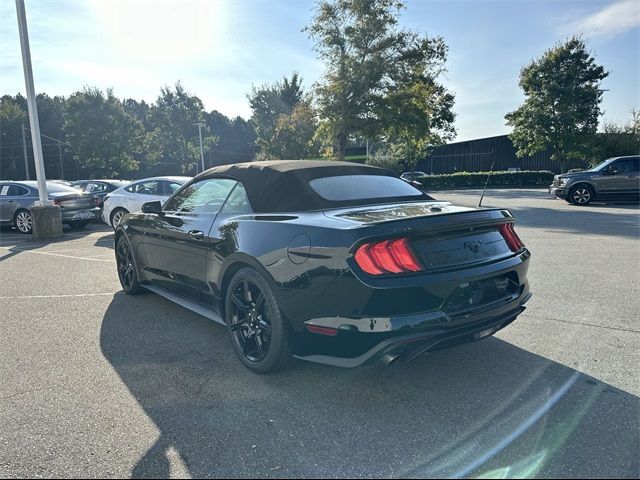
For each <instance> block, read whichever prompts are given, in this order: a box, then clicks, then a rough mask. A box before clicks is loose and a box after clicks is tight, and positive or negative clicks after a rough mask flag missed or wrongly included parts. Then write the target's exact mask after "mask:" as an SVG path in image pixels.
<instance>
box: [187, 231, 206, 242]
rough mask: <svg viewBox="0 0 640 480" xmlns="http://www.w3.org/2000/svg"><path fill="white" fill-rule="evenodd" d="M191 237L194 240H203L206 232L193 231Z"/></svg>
mask: <svg viewBox="0 0 640 480" xmlns="http://www.w3.org/2000/svg"><path fill="white" fill-rule="evenodd" d="M189 236H190V237H191V238H193V239H194V240H202V239H203V238H204V232H202V231H200V230H191V231H190V232H189Z"/></svg>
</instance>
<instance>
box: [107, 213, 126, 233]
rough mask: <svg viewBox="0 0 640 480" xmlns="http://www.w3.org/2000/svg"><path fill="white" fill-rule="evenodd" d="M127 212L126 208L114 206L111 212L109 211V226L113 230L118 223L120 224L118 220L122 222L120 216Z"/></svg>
mask: <svg viewBox="0 0 640 480" xmlns="http://www.w3.org/2000/svg"><path fill="white" fill-rule="evenodd" d="M127 213H129V210H127V209H126V208H121V207H118V208H114V210H113V212H111V217H109V222H110V223H111V226H112V227H113V229H114V230H115V229H116V228H117V227H118V225H120V222H122V217H124V216H125V215H126V214H127Z"/></svg>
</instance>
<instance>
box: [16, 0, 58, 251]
mask: <svg viewBox="0 0 640 480" xmlns="http://www.w3.org/2000/svg"><path fill="white" fill-rule="evenodd" d="M16 14H17V16H18V33H19V34H20V49H21V50H22V68H23V69H24V83H25V86H26V89H27V106H28V107H29V125H30V126H31V143H32V144H33V158H34V160H35V164H36V178H37V179H38V195H39V197H40V201H39V202H35V204H34V205H33V207H31V209H30V210H29V213H30V215H31V229H30V230H31V232H32V233H33V238H34V239H36V240H39V239H44V238H56V237H61V236H62V218H61V216H60V207H59V206H58V205H54V203H53V202H52V201H51V200H49V193H48V192H47V177H46V172H45V170H44V159H43V156H42V139H41V138H40V123H39V121H38V105H37V104H36V89H35V87H34V85H33V69H32V67H31V50H30V49H29V32H28V31H27V15H26V13H25V9H24V0H16Z"/></svg>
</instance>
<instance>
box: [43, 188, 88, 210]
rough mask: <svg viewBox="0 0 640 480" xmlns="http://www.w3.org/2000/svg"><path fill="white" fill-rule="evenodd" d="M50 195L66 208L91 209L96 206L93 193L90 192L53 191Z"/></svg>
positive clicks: (56, 202)
mask: <svg viewBox="0 0 640 480" xmlns="http://www.w3.org/2000/svg"><path fill="white" fill-rule="evenodd" d="M49 197H50V198H51V199H52V200H53V201H54V202H55V204H56V205H59V206H60V208H62V209H65V210H89V209H92V208H95V206H96V202H95V199H94V198H93V195H91V194H88V193H67V192H53V193H50V194H49Z"/></svg>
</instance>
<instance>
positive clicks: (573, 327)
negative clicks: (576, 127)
mask: <svg viewBox="0 0 640 480" xmlns="http://www.w3.org/2000/svg"><path fill="white" fill-rule="evenodd" d="M435 196H436V197H437V198H439V199H443V200H451V201H454V202H456V203H462V204H467V205H474V204H476V203H477V201H478V198H479V192H477V191H460V192H442V193H439V194H435ZM484 204H485V206H498V207H509V208H511V209H512V211H513V212H514V213H515V215H516V216H517V219H518V226H517V230H518V233H519V234H520V236H521V238H522V239H523V240H524V242H525V243H526V244H527V246H528V247H529V248H530V250H531V251H532V253H533V257H532V261H531V267H530V271H529V278H530V282H531V288H532V291H533V292H534V298H533V299H532V300H531V301H530V302H529V304H528V307H529V308H528V309H527V311H526V312H525V313H523V314H522V316H521V317H519V319H518V320H517V321H516V322H515V323H514V324H512V325H510V326H509V327H507V328H506V329H505V330H503V331H501V332H499V333H498V334H497V335H496V336H495V337H493V338H489V339H486V340H483V341H480V342H478V343H475V344H470V345H465V346H461V347H457V348H454V349H451V350H444V351H439V352H436V353H433V354H431V355H429V356H425V357H422V358H420V359H418V360H417V361H415V362H413V363H410V364H398V365H394V366H392V367H383V366H380V365H378V366H368V367H363V368H359V369H355V370H341V369H337V368H332V367H327V366H321V365H313V364H307V363H302V362H299V363H297V364H296V365H295V366H294V368H293V369H291V370H289V371H286V372H282V373H279V374H277V375H272V376H257V375H254V374H252V373H250V372H249V371H248V370H246V369H245V368H244V367H243V366H242V365H241V364H240V362H239V361H237V360H236V359H235V357H234V355H233V352H232V348H231V345H230V343H229V341H228V339H227V336H226V332H225V331H224V329H223V328H222V327H220V326H217V325H215V324H213V323H212V322H210V321H208V320H206V319H205V318H203V317H200V316H198V315H196V314H194V313H191V312H189V311H187V310H184V309H183V308H181V307H179V306H176V305H173V304H172V303H170V302H168V301H167V300H164V299H162V298H160V297H158V296H156V295H153V294H148V295H141V296H137V297H131V296H125V295H124V294H122V292H121V289H120V286H119V283H118V279H117V275H116V271H115V261H114V259H113V251H112V235H111V231H110V230H109V229H108V228H107V227H106V226H100V225H97V224H96V225H91V226H89V227H88V228H87V230H85V231H82V232H76V231H71V230H66V229H65V236H64V238H63V239H62V240H60V241H56V242H51V243H48V244H43V243H37V242H34V241H32V240H31V239H30V238H29V237H27V236H22V235H18V234H16V233H15V232H12V231H9V230H3V231H2V232H1V233H0V235H1V236H0V279H2V280H1V281H0V477H50V476H54V477H60V476H70V477H131V476H133V477H166V476H171V477H185V476H191V477H210V476H214V477H225V478H229V477H319V476H321V477H345V476H346V477H380V476H381V477H425V476H427V477H429V476H439V477H440V476H456V477H464V476H473V477H479V476H483V477H487V478H495V477H500V478H504V477H534V476H535V477H547V478H562V477H590V478H596V477H626V478H637V477H638V476H640V455H639V453H638V452H640V444H639V441H640V440H639V439H640V398H639V396H640V369H639V368H638V366H639V365H640V321H639V316H640V315H639V312H640V287H639V285H640V282H639V280H640V268H639V266H640V265H639V258H640V255H639V254H640V211H639V210H638V208H637V206H633V205H592V206H588V207H573V206H570V205H568V204H566V203H565V202H563V201H560V200H552V199H550V198H549V197H548V195H547V194H546V192H543V191H541V190H497V191H492V192H490V193H489V194H488V195H487V196H486V197H485V201H484Z"/></svg>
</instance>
